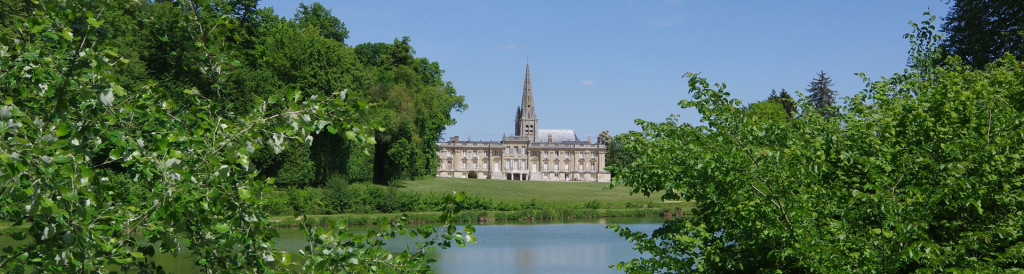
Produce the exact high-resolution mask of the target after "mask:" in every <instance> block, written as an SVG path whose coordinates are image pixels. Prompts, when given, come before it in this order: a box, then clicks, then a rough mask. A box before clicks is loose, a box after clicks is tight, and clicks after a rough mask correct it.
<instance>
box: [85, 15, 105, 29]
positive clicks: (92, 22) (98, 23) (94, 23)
mask: <svg viewBox="0 0 1024 274" xmlns="http://www.w3.org/2000/svg"><path fill="white" fill-rule="evenodd" d="M85 21H86V22H89V25H90V26H92V27H93V28H99V27H100V26H102V25H103V20H99V21H97V20H96V18H93V17H89V19H85Z"/></svg>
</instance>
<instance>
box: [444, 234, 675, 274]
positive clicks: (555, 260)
mask: <svg viewBox="0 0 1024 274" xmlns="http://www.w3.org/2000/svg"><path fill="white" fill-rule="evenodd" d="M625 226H627V227H630V228H631V229H633V230H635V231H644V232H647V233H650V232H651V231H654V229H656V228H658V227H659V226H661V224H660V223H653V224H652V223H643V224H629V225H625ZM476 229H477V231H476V235H477V243H476V244H475V245H471V246H466V247H465V248H454V249H447V250H442V251H440V252H438V257H437V263H435V264H434V271H435V272H437V273H615V269H614V268H608V266H609V265H612V264H616V263H618V262H620V261H629V260H632V259H633V258H636V257H638V256H640V254H639V253H637V252H636V251H634V250H633V249H632V245H630V244H629V243H628V242H626V241H625V240H624V239H622V238H620V237H619V236H618V235H616V234H615V233H614V232H612V231H610V230H607V229H605V225H604V224H581V223H576V224H535V225H481V226H477V227H476Z"/></svg>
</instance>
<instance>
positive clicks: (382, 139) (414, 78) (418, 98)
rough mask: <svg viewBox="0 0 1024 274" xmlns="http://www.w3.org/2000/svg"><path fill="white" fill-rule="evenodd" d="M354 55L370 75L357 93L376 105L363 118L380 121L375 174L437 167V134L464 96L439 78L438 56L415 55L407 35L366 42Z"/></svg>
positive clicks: (404, 174)
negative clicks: (378, 41) (366, 85)
mask: <svg viewBox="0 0 1024 274" xmlns="http://www.w3.org/2000/svg"><path fill="white" fill-rule="evenodd" d="M355 53H356V56H357V57H358V58H359V61H360V62H361V63H362V64H363V65H364V66H365V67H366V68H367V70H368V72H367V73H368V75H369V77H370V78H371V79H372V80H371V84H370V87H369V88H367V89H366V91H364V92H359V93H356V94H355V95H354V96H356V97H357V98H362V99H365V100H366V101H368V102H370V103H372V104H376V105H378V106H380V107H378V108H374V109H372V110H370V111H367V112H365V113H364V116H363V117H362V119H366V121H367V123H370V124H376V125H380V128H383V130H376V131H375V132H374V138H375V140H376V141H377V143H376V145H374V146H373V148H370V149H372V151H374V154H373V180H374V182H375V183H377V184H389V183H391V182H393V181H396V180H398V179H412V178H415V177H419V176H429V175H433V174H436V173H437V166H438V161H439V160H438V156H437V140H438V139H440V138H441V133H442V132H443V131H444V129H445V128H446V127H448V126H450V125H453V124H455V119H453V118H452V116H451V113H452V111H462V110H465V109H466V107H467V106H466V104H465V99H464V98H463V96H461V95H458V94H457V93H456V91H455V87H454V86H453V85H452V83H451V82H447V81H444V79H443V78H442V76H443V74H444V70H442V69H441V67H440V65H439V64H438V63H437V62H432V61H430V60H428V59H426V58H422V57H415V51H414V50H413V48H412V46H411V45H410V39H409V37H403V38H402V39H395V40H394V41H393V42H392V43H365V44H360V45H357V46H356V47H355Z"/></svg>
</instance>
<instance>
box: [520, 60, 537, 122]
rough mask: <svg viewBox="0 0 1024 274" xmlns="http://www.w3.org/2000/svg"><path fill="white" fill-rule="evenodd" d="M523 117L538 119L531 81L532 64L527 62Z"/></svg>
mask: <svg viewBox="0 0 1024 274" xmlns="http://www.w3.org/2000/svg"><path fill="white" fill-rule="evenodd" d="M520 108H522V109H523V118H525V119H536V118H537V114H536V113H534V111H533V84H532V83H530V64H526V79H524V80H523V103H522V104H521V105H520Z"/></svg>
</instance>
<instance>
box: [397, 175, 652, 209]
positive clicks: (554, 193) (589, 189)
mask: <svg viewBox="0 0 1024 274" xmlns="http://www.w3.org/2000/svg"><path fill="white" fill-rule="evenodd" d="M401 185H402V186H403V188H402V190H404V191H414V192H420V193H431V192H450V191H465V192H466V194H467V195H468V196H476V197H484V198H489V199H492V200H495V201H504V202H530V200H532V199H537V203H538V204H540V205H546V206H555V207H573V206H579V205H582V204H583V203H585V202H589V201H595V200H596V201H598V202H600V203H601V207H609V206H611V207H623V206H625V204H626V203H627V202H629V203H634V204H637V205H646V204H648V203H651V204H654V205H655V206H658V205H659V204H662V201H661V198H660V197H661V193H655V194H653V195H652V197H644V196H643V195H642V194H634V195H630V194H629V189H626V188H623V187H617V188H613V189H605V188H606V187H607V186H608V183H592V182H538V181H505V180H486V179H461V178H430V179H424V180H417V181H408V182H403V183H402V184H401Z"/></svg>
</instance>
